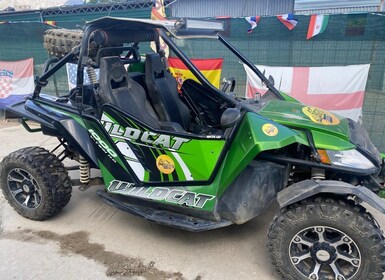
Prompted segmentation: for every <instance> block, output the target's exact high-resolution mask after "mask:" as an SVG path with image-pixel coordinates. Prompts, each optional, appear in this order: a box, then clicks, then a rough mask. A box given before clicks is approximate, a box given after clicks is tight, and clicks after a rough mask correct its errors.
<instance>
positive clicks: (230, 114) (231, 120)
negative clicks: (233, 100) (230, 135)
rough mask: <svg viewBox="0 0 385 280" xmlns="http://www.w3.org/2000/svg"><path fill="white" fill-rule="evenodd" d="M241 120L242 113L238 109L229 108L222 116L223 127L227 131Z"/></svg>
mask: <svg viewBox="0 0 385 280" xmlns="http://www.w3.org/2000/svg"><path fill="white" fill-rule="evenodd" d="M240 118H241V111H240V110H239V109H237V108H227V109H226V110H225V111H224V112H223V113H222V116H221V126H222V128H224V129H226V128H229V127H232V126H233V125H235V124H236V123H237V122H238V121H239V120H240Z"/></svg>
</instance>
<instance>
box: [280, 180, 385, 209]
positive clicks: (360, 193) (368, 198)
mask: <svg viewBox="0 0 385 280" xmlns="http://www.w3.org/2000/svg"><path fill="white" fill-rule="evenodd" d="M320 193H332V194H336V195H355V196H357V197H358V198H360V199H361V200H363V201H364V202H366V203H368V204H369V205H370V206H372V207H373V208H375V209H377V210H378V211H379V212H381V213H383V214H385V201H384V200H383V199H381V198H380V197H379V196H377V195H376V194H375V193H374V192H372V191H371V190H369V189H368V188H366V187H364V186H360V185H359V186H353V185H351V184H348V183H345V182H341V181H333V180H324V181H317V182H316V181H313V180H304V181H301V182H298V183H295V184H293V185H291V186H289V187H287V188H285V189H283V190H282V191H280V192H279V193H278V194H277V201H278V204H279V206H280V207H281V208H283V207H286V206H288V205H291V204H293V203H296V202H298V201H301V200H303V199H306V198H308V197H311V196H314V195H317V194H320Z"/></svg>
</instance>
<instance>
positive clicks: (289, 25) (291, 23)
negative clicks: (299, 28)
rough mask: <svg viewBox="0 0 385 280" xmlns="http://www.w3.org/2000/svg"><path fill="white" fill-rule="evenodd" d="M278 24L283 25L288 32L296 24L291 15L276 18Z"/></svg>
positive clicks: (296, 21)
mask: <svg viewBox="0 0 385 280" xmlns="http://www.w3.org/2000/svg"><path fill="white" fill-rule="evenodd" d="M277 18H278V19H279V21H280V22H282V23H283V25H285V26H286V27H287V28H288V29H289V30H292V29H293V28H294V27H295V26H296V25H297V23H298V20H297V19H295V18H294V15H293V14H284V15H279V16H277Z"/></svg>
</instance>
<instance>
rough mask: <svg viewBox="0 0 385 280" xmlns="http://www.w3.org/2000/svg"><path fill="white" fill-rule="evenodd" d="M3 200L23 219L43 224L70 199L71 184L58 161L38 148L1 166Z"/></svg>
mask: <svg viewBox="0 0 385 280" xmlns="http://www.w3.org/2000/svg"><path fill="white" fill-rule="evenodd" d="M0 184H1V190H2V192H3V195H4V197H5V198H6V199H7V200H8V202H9V204H10V205H11V206H12V207H13V208H14V209H15V210H16V211H17V212H18V213H19V214H20V215H22V216H23V217H26V218H28V219H32V220H45V219H47V218H49V217H52V216H54V215H56V214H57V213H59V212H60V211H61V210H62V209H63V207H64V206H66V205H67V203H68V202H69V200H70V198H71V192H72V187H71V180H70V178H69V176H68V173H67V170H66V169H65V168H64V166H63V164H62V163H61V161H60V160H59V159H58V158H57V157H56V156H55V155H54V154H51V153H50V152H49V151H47V150H45V149H43V148H40V147H30V148H24V149H21V150H18V151H16V152H13V153H11V154H9V155H8V156H6V157H5V158H4V159H3V161H2V162H1V164H0Z"/></svg>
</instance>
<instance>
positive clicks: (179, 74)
mask: <svg viewBox="0 0 385 280" xmlns="http://www.w3.org/2000/svg"><path fill="white" fill-rule="evenodd" d="M191 62H192V63H193V64H194V65H195V66H196V67H197V68H198V69H199V71H201V72H202V74H203V75H204V76H205V77H206V79H207V80H209V82H210V83H212V84H213V85H214V86H215V87H217V88H219V84H220V80H221V71H222V64H223V58H208V59H207V58H203V59H191ZM168 64H169V70H170V73H171V74H172V75H173V76H174V78H175V79H176V80H177V82H178V89H179V90H180V88H181V87H182V84H183V82H184V81H185V80H187V79H192V80H195V81H198V79H197V78H195V76H194V75H193V73H191V72H190V70H188V68H187V67H186V65H184V63H183V62H182V61H181V60H180V59H179V58H175V57H169V58H168Z"/></svg>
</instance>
